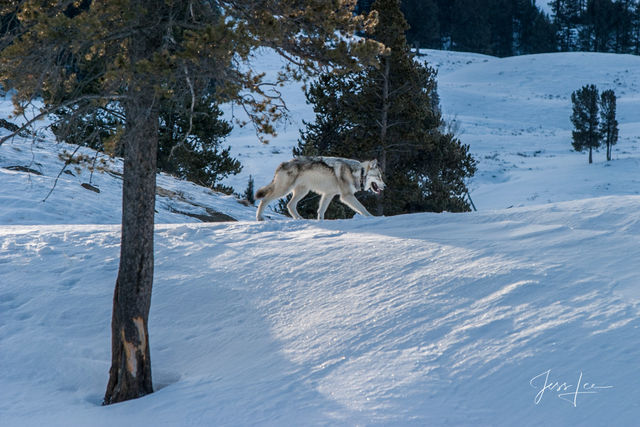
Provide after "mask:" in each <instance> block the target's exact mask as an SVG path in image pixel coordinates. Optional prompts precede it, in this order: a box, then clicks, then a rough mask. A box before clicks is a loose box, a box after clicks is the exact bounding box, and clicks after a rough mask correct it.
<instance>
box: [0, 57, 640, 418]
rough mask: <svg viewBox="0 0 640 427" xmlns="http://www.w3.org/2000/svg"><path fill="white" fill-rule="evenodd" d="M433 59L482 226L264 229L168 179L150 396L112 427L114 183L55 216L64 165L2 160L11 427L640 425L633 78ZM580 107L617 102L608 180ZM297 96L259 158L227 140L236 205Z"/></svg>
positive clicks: (3, 386) (246, 133)
mask: <svg viewBox="0 0 640 427" xmlns="http://www.w3.org/2000/svg"><path fill="white" fill-rule="evenodd" d="M425 53H426V56H423V57H421V58H422V59H424V60H426V61H428V62H429V63H431V64H432V65H434V66H436V67H437V68H438V69H439V70H440V72H439V78H438V81H439V93H440V96H441V102H442V107H443V111H444V113H445V115H446V116H447V117H448V118H449V119H450V120H453V119H455V122H456V126H457V127H458V134H459V136H460V138H461V139H462V141H463V142H465V143H467V144H470V145H471V151H472V152H473V153H474V155H475V156H476V157H477V158H478V161H479V172H478V174H477V175H476V177H474V179H473V180H472V181H471V182H470V187H471V190H472V191H471V194H472V197H473V199H474V202H475V204H476V205H477V206H478V212H474V213H468V214H449V213H443V214H415V215H404V216H397V217H390V218H361V217H356V218H354V219H353V220H346V221H323V222H317V221H290V220H281V221H268V222H266V223H257V222H254V221H253V216H254V213H255V209H253V208H247V207H245V206H242V205H240V204H239V203H237V201H236V200H235V199H233V198H228V197H221V196H219V195H216V194H212V193H211V192H209V191H208V190H206V189H202V188H200V187H197V186H194V185H192V184H190V183H187V182H184V181H178V180H174V179H172V178H170V177H167V176H164V175H161V176H160V177H159V178H158V185H159V187H160V188H162V189H163V190H161V191H160V194H159V197H158V202H157V211H158V213H157V221H158V223H159V225H158V226H157V236H156V267H155V282H154V293H153V299H152V307H151V316H150V325H149V328H150V345H151V359H152V369H153V378H154V384H155V387H156V392H155V393H153V394H152V395H149V396H146V397H144V398H142V399H137V400H135V401H129V402H125V403H122V404H118V405H112V406H109V407H102V406H100V402H101V399H102V396H103V393H104V391H105V388H106V382H107V375H108V369H109V364H110V327H109V326H110V321H111V302H112V294H113V287H114V284H115V279H116V274H117V268H118V256H119V225H117V224H118V222H119V217H120V189H121V187H120V185H121V180H120V177H119V173H120V172H121V164H120V163H119V161H117V160H114V161H109V162H107V164H106V165H105V168H106V169H107V170H108V171H106V172H95V173H94V174H93V176H91V177H90V173H89V172H88V171H87V170H80V171H78V170H76V169H75V168H74V167H73V166H71V167H70V171H71V172H72V173H73V175H70V174H66V173H63V174H61V175H60V178H59V180H58V183H57V186H56V189H55V191H54V192H53V193H52V194H51V196H49V198H48V199H47V201H46V202H42V200H43V199H44V198H45V197H46V195H47V193H48V192H49V190H50V189H51V187H52V185H53V181H54V180H55V178H56V176H57V174H58V173H59V172H60V170H61V167H62V164H63V161H62V160H61V159H60V158H59V157H58V153H59V152H60V151H61V150H64V149H66V150H67V151H70V150H73V147H71V146H66V145H62V144H57V145H56V144H54V143H53V142H51V141H48V140H47V141H41V142H37V143H35V144H32V143H31V142H30V141H29V140H25V139H22V138H17V139H16V140H15V141H10V142H6V143H5V144H3V145H2V146H0V224H2V225H0V368H1V369H0V426H3V427H4V426H11V427H13V426H15V427H22V426H44V425H46V426H65V427H66V426H114V425H121V426H134V425H135V426H149V427H152V426H153V427H155V426H221V425H229V426H235V425H273V426H285V425H427V426H443V425H451V426H463V425H464V426H467V425H468V426H514V425H519V426H520V425H521V426H537V425H551V426H564V425H579V426H605V425H616V426H633V425H636V424H637V418H638V415H640V392H639V391H638V390H637V384H638V378H640V365H639V364H638V360H640V334H639V333H638V332H639V323H638V319H639V314H640V287H639V284H640V269H639V268H638V263H637V260H638V259H639V258H640V245H638V241H639V240H640V215H639V214H638V212H640V195H638V194H640V193H639V191H640V178H638V166H639V164H638V163H639V162H640V149H639V142H640V115H639V114H638V111H640V72H639V71H638V70H640V58H639V57H630V56H624V55H608V54H580V53H569V54H553V55H532V56H524V57H518V58H504V59H498V58H493V57H488V56H483V55H476V54H465V53H459V52H439V51H425ZM278 64H279V60H277V59H276V58H275V57H273V56H270V55H268V54H264V55H263V56H262V57H261V58H260V65H261V67H262V68H263V69H264V70H265V71H269V72H273V71H274V70H275V69H276V68H277V67H278ZM586 83H595V84H596V85H598V87H599V88H600V89H601V90H602V89H608V88H613V89H615V90H616V94H617V95H618V120H619V122H620V135H621V140H620V141H619V143H618V146H616V147H615V149H614V160H613V161H611V162H608V163H607V162H605V161H604V154H603V153H595V154H594V160H595V163H594V164H592V165H588V164H587V159H586V157H585V155H583V154H580V153H575V152H572V151H571V144H570V132H571V125H570V123H569V115H570V109H571V105H570V101H569V96H570V93H571V92H572V91H573V90H575V89H577V88H579V87H580V86H582V85H583V84H586ZM285 96H286V97H287V99H288V105H289V107H290V108H291V110H292V120H293V121H292V122H291V123H290V124H288V125H287V127H286V128H281V130H280V135H279V136H278V137H277V138H275V139H274V140H273V141H272V142H271V143H270V144H269V145H266V146H261V145H257V144H258V143H257V142H256V139H255V135H253V131H252V130H251V129H248V128H244V129H240V128H236V129H234V131H233V133H232V135H231V137H230V138H229V140H228V142H229V144H231V146H232V147H233V150H234V153H235V155H236V156H238V157H239V159H240V160H241V161H242V162H243V163H244V165H245V170H244V171H243V172H242V174H241V175H240V176H238V177H235V178H233V179H230V180H229V182H230V183H231V184H233V185H234V186H235V188H236V191H238V192H242V191H243V189H244V187H245V186H246V179H247V178H248V176H249V174H252V175H253V176H254V177H255V179H256V185H258V186H260V185H262V184H264V183H266V182H268V181H269V180H270V179H271V177H272V174H273V170H274V169H275V167H276V166H277V164H278V162H280V161H282V160H286V159H288V158H289V157H290V153H291V151H290V150H291V147H292V146H293V145H294V144H295V142H296V139H297V135H298V130H297V129H298V125H299V123H301V122H300V121H301V120H302V119H307V120H310V119H311V118H312V117H313V115H312V111H311V109H310V107H309V106H307V105H305V103H304V97H303V95H302V93H301V91H300V87H299V86H297V85H292V86H291V87H289V88H287V90H286V92H285ZM9 108H10V106H9V103H8V100H5V101H4V102H2V103H0V117H6V115H7V114H8V110H9ZM234 113H235V114H238V112H237V111H235V112H234ZM229 114H231V111H229ZM4 132H5V131H4V130H3V129H0V135H2V134H4ZM86 154H88V155H92V153H91V152H90V151H87V152H86ZM13 166H21V167H22V169H21V168H10V169H7V167H13ZM24 168H29V169H30V170H31V171H28V170H25V169H24ZM36 172H37V173H36ZM40 174H42V175H40ZM89 182H90V183H91V185H92V186H94V187H96V188H98V189H99V190H100V193H96V192H94V191H91V190H89V189H87V188H86V186H85V187H82V186H81V185H82V184H84V183H89ZM176 211H180V212H186V213H189V214H192V215H194V214H195V215H204V214H207V213H211V212H220V213H223V214H226V215H230V216H232V217H234V218H236V219H238V220H240V221H239V222H226V223H216V224H203V223H199V222H198V221H197V219H196V218H194V217H193V216H189V215H185V214H181V213H176ZM576 391H577V392H578V393H576Z"/></svg>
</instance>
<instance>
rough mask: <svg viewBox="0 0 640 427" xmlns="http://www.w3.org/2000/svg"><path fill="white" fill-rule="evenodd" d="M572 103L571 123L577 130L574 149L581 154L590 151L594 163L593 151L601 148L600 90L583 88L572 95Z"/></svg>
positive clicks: (574, 133) (574, 134)
mask: <svg viewBox="0 0 640 427" xmlns="http://www.w3.org/2000/svg"><path fill="white" fill-rule="evenodd" d="M571 102H572V103H573V113H572V114H571V122H572V123H573V126H574V128H575V130H574V131H573V132H572V135H573V142H572V144H573V148H575V149H576V151H580V152H582V151H585V150H589V163H593V155H592V153H593V149H594V148H598V147H599V146H600V131H599V128H598V124H599V119H598V89H597V88H596V87H595V85H586V86H583V87H582V88H581V89H578V90H577V91H575V92H573V93H572V94H571Z"/></svg>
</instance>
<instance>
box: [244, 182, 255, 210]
mask: <svg viewBox="0 0 640 427" xmlns="http://www.w3.org/2000/svg"><path fill="white" fill-rule="evenodd" d="M254 186H255V183H254V181H253V177H252V176H251V175H249V181H247V188H246V189H245V190H244V198H245V200H246V201H247V202H249V203H250V204H251V206H253V205H254V203H255V202H256V196H255V193H256V192H255V188H254Z"/></svg>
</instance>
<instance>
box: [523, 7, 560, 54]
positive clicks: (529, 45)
mask: <svg viewBox="0 0 640 427" xmlns="http://www.w3.org/2000/svg"><path fill="white" fill-rule="evenodd" d="M514 11H515V29H514V35H515V48H514V52H513V53H514V54H516V55H527V54H533V53H543V52H554V51H556V50H557V49H558V40H557V38H556V28H555V26H554V25H553V23H552V22H551V20H550V19H549V17H548V16H547V15H546V14H545V13H543V12H542V11H541V10H540V9H538V7H537V6H536V2H535V0H514Z"/></svg>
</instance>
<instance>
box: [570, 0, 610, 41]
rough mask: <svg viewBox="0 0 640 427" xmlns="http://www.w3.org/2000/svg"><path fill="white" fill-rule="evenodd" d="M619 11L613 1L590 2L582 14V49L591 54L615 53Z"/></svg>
mask: <svg viewBox="0 0 640 427" xmlns="http://www.w3.org/2000/svg"><path fill="white" fill-rule="evenodd" d="M617 12H618V9H617V8H616V6H615V5H614V4H613V2H612V1H611V0H589V1H588V2H587V7H586V9H585V10H584V12H583V13H582V15H581V17H582V19H581V21H582V25H581V28H580V30H579V40H580V49H582V50H585V51H589V52H611V51H615V32H616V23H617V21H618V20H619V19H620V16H619V15H618V14H617Z"/></svg>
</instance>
